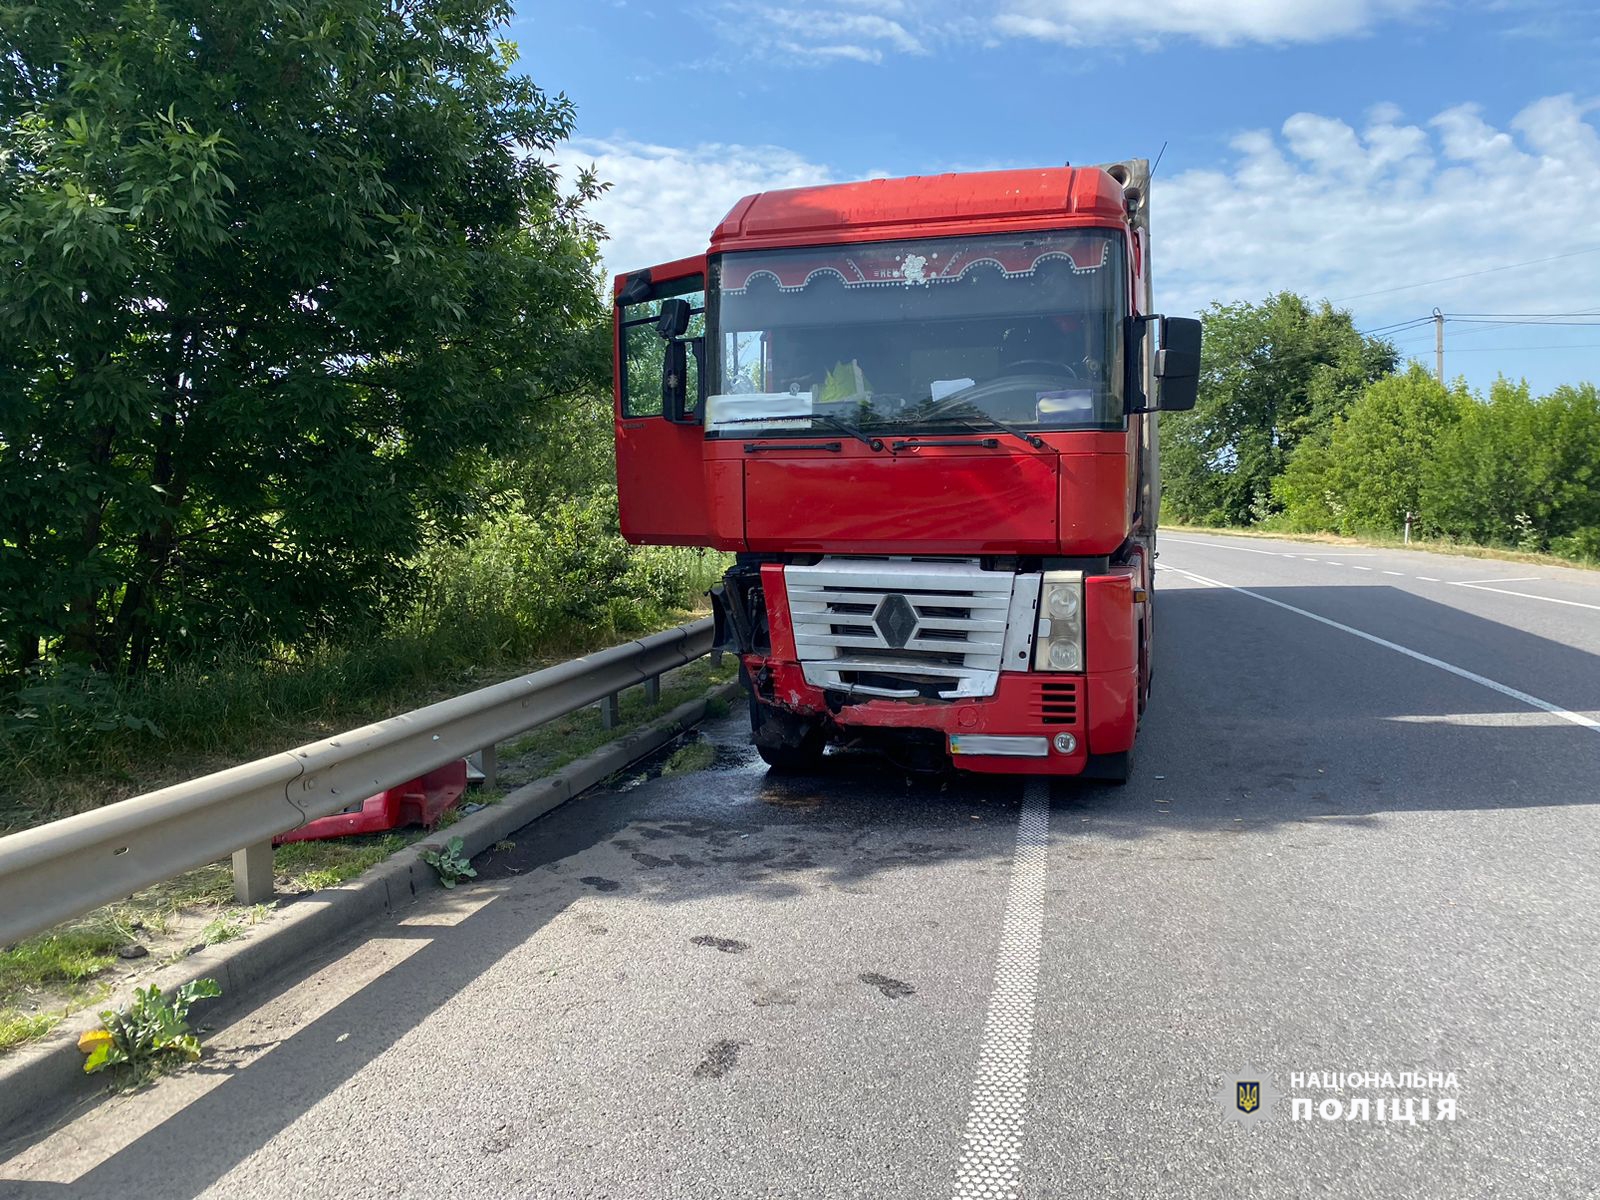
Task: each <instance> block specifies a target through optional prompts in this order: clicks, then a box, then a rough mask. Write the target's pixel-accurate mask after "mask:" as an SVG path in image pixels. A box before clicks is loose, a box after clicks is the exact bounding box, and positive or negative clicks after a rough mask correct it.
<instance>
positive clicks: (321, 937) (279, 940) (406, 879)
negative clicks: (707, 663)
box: [0, 682, 742, 1143]
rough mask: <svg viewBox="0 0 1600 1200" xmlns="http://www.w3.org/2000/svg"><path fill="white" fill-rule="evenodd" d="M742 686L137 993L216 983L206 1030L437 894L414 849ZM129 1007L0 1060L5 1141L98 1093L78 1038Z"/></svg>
mask: <svg viewBox="0 0 1600 1200" xmlns="http://www.w3.org/2000/svg"><path fill="white" fill-rule="evenodd" d="M741 688H742V685H741V684H739V683H737V682H729V683H724V684H720V685H719V686H717V687H715V688H712V689H711V690H710V691H709V692H707V693H706V694H705V695H703V696H701V697H699V698H698V699H695V700H689V701H687V702H685V703H683V704H680V705H679V706H678V707H677V708H675V709H673V710H672V711H671V712H669V713H668V714H667V715H666V716H664V717H662V718H661V719H660V720H657V721H654V722H652V723H651V724H649V725H646V726H643V727H642V728H640V729H636V730H634V731H633V732H632V733H629V734H625V735H624V736H622V737H620V738H618V739H617V740H616V741H614V742H611V743H609V744H607V745H605V746H602V747H601V748H600V749H598V750H595V751H594V752H592V753H590V754H587V755H585V756H584V757H583V758H580V759H578V760H577V761H576V762H574V763H570V764H568V765H567V766H566V767H564V768H562V770H560V771H559V772H557V773H556V774H554V775H550V776H546V777H545V778H543V779H538V780H535V781H534V782H533V783H530V784H526V785H524V786H523V787H520V788H518V789H517V790H516V791H514V792H512V793H510V794H509V795H507V796H506V797H505V798H504V799H503V800H501V801H500V802H499V803H498V804H491V805H487V806H486V807H484V808H481V809H479V810H478V811H477V812H475V813H472V814H470V815H469V816H466V817H463V818H462V819H461V820H459V821H457V822H456V823H455V824H454V825H451V826H450V827H449V828H448V829H444V830H440V831H439V832H438V834H436V835H435V836H433V837H429V838H425V839H423V840H422V841H419V842H415V843H413V844H412V845H410V846H407V847H406V848H405V849H403V850H401V851H399V852H398V853H396V854H394V855H393V856H391V857H390V858H389V859H388V860H387V861H385V862H382V863H379V864H378V865H377V866H375V867H373V868H372V869H371V870H369V871H367V872H365V873H364V874H362V875H361V876H359V877H358V878H356V879H354V880H352V881H351V882H350V883H347V884H345V885H343V886H341V887H336V888H328V889H327V890H325V891H320V892H315V893H312V894H311V895H310V896H309V897H307V898H306V899H304V900H297V901H295V902H294V903H293V904H292V905H290V906H289V907H288V908H287V909H285V910H284V911H283V912H282V913H281V914H280V915H279V916H278V917H277V918H275V919H274V920H273V921H271V922H270V923H269V924H267V925H265V926H262V927H261V928H259V929H257V930H255V931H253V932H251V933H249V934H247V935H246V936H245V937H244V938H243V939H242V940H240V941H236V942H227V943H224V944H223V945H220V946H213V947H210V948H209V949H206V950H201V951H199V952H197V953H195V954H192V955H190V956H189V957H187V958H185V959H183V960H182V961H180V962H175V963H172V964H171V965H170V966H167V967H163V968H162V969H161V970H159V971H157V972H156V973H155V974H154V975H152V976H150V977H149V978H148V979H146V980H144V985H145V986H148V985H149V984H151V983H154V984H157V985H159V986H160V988H161V990H162V991H164V992H171V991H172V990H173V989H175V988H177V987H180V986H181V985H183V984H185V983H189V982H190V981H192V980H196V979H204V978H207V977H209V978H212V979H215V980H216V981H217V982H218V983H220V984H221V985H222V995H221V996H220V997H219V998H218V999H216V1000H214V1001H210V1002H206V1003H205V1004H204V1007H203V1008H202V1007H201V1006H200V1005H196V1007H195V1012H196V1013H197V1014H203V1015H204V1018H205V1020H206V1021H207V1022H214V1021H215V1020H216V1019H217V1018H218V1017H220V1016H223V1015H224V1014H226V1013H227V1012H228V1011H229V1010H231V1009H233V1008H235V1007H239V1006H240V1005H241V1003H242V1002H248V1001H249V1000H250V998H251V992H252V990H253V989H254V988H255V987H256V986H257V985H259V984H260V983H261V982H262V981H264V980H267V979H270V978H271V977H272V976H273V975H275V974H277V973H278V972H279V971H281V970H283V969H284V968H285V967H287V966H290V965H292V964H293V963H295V962H296V961H297V960H300V959H302V958H304V957H305V956H306V955H307V954H309V953H311V952H314V951H316V950H318V949H321V948H322V947H324V946H327V945H329V944H330V943H332V942H334V941H335V940H337V939H338V938H339V937H341V936H342V935H344V934H345V933H348V932H349V931H350V930H351V929H353V928H355V927H356V926H357V925H359V924H361V923H362V922H364V921H367V920H369V919H371V918H373V917H375V916H378V915H379V914H381V913H395V912H398V911H399V910H401V909H404V908H406V907H408V906H410V905H412V904H414V903H415V902H416V901H417V899H418V898H419V897H421V896H422V895H424V894H426V893H428V892H431V891H433V890H435V889H439V888H441V884H440V883H439V880H438V876H437V875H435V874H434V871H433V869H432V868H431V867H429V866H428V865H427V864H426V863H424V862H422V861H421V860H420V859H419V858H418V853H419V852H420V851H422V850H427V849H442V848H443V847H444V844H445V843H446V842H448V841H449V840H450V839H451V838H457V837H458V838H460V839H461V841H462V843H463V851H464V853H465V854H466V855H467V856H468V857H473V856H476V855H478V854H481V853H482V852H483V851H484V850H487V849H488V848H489V847H490V846H492V845H494V844H495V843H496V842H498V841H501V840H503V839H504V838H506V837H508V836H509V835H510V834H511V833H512V832H513V831H514V830H517V829H520V828H522V826H524V825H526V824H528V822H530V821H533V820H536V819H537V818H539V817H542V816H544V814H545V813H547V812H549V811H551V810H552V809H555V808H559V807H560V806H561V805H563V804H565V803H566V802H567V801H568V800H571V799H572V798H573V797H575V796H577V795H578V794H579V793H580V792H582V791H584V790H585V789H587V788H591V787H593V786H594V785H595V784H597V783H599V782H600V781H601V780H603V779H605V778H607V777H608V776H610V775H613V774H615V773H616V772H617V771H620V770H622V769H623V768H624V767H626V766H628V765H629V764H630V763H634V762H637V761H638V760H639V759H641V758H643V757H645V756H646V755H648V754H651V753H653V752H654V751H656V750H659V749H660V748H661V747H662V746H664V745H666V744H667V743H668V742H670V741H671V740H672V739H673V738H675V737H677V736H678V735H679V734H682V733H685V732H687V731H688V730H690V729H692V728H694V727H695V726H696V725H698V724H699V723H700V722H701V721H703V720H704V719H705V717H706V710H707V708H708V706H709V705H710V703H711V702H712V701H713V700H726V699H731V698H732V697H733V696H735V695H737V694H738V693H739V691H740V690H741ZM129 999H131V996H130V995H128V994H126V993H118V994H117V995H114V996H112V997H111V998H110V999H108V1000H107V1001H106V1002H105V1003H104V1004H101V1005H97V1006H96V1007H95V1010H94V1011H93V1012H90V1011H85V1012H81V1013H75V1014H73V1016H71V1017H68V1018H67V1019H66V1020H64V1021H63V1022H62V1023H61V1024H60V1025H58V1026H57V1027H56V1028H55V1029H54V1030H53V1031H52V1032H51V1033H50V1034H49V1035H48V1036H46V1037H44V1038H41V1039H40V1040H39V1041H38V1042H36V1043H33V1044H31V1045H27V1046H23V1047H22V1048H21V1049H19V1050H17V1051H15V1052H14V1053H12V1054H9V1055H7V1056H6V1057H5V1058H3V1059H0V1130H5V1137H4V1139H3V1141H4V1142H5V1143H9V1142H10V1141H12V1140H13V1138H12V1135H13V1134H24V1133H28V1132H31V1131H33V1130H36V1129H38V1128H39V1127H40V1126H41V1125H43V1124H45V1123H46V1122H48V1121H49V1120H51V1119H52V1118H54V1117H56V1116H58V1115H59V1114H60V1113H61V1112H62V1111H63V1110H64V1109H65V1108H67V1107H69V1106H70V1105H72V1104H74V1103H75V1102H81V1101H84V1100H87V1099H90V1098H92V1097H94V1096H95V1095H97V1094H99V1093H100V1092H102V1091H104V1090H105V1087H106V1083H107V1080H106V1079H105V1078H104V1077H98V1076H94V1075H85V1074H84V1073H83V1055H82V1054H80V1053H79V1052H78V1037H79V1035H80V1034H82V1033H83V1032H84V1031H86V1030H89V1029H96V1028H98V1027H99V1024H100V1021H99V1018H98V1016H97V1013H98V1012H99V1011H100V1010H101V1009H103V1008H115V1007H118V1006H120V1005H122V1004H125V1003H127V1002H128V1000H129Z"/></svg>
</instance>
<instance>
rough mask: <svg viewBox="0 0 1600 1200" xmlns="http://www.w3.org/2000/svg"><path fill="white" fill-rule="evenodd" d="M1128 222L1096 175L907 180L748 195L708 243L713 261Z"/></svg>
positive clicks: (1047, 172)
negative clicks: (726, 254) (725, 255)
mask: <svg viewBox="0 0 1600 1200" xmlns="http://www.w3.org/2000/svg"><path fill="white" fill-rule="evenodd" d="M1126 219H1127V217H1126V207H1125V201H1124V196H1123V189H1122V186H1121V185H1120V184H1119V183H1118V182H1117V181H1116V180H1115V179H1113V178H1112V177H1111V176H1110V175H1109V174H1107V172H1106V171H1105V170H1103V169H1102V168H1100V167H1039V168H1033V169H1029V170H1021V171H978V172H973V173H970V174H962V175H913V176H910V177H908V178H904V179H868V180H863V181H861V182H859V183H835V184H827V185H824V186H820V187H806V188H785V189H783V190H781V191H773V192H757V193H756V194H755V195H753V196H746V197H745V198H744V199H743V200H740V201H739V202H738V203H737V204H735V205H734V206H733V209H732V211H730V212H729V213H728V215H727V216H726V217H724V218H723V219H722V223H721V224H719V225H718V226H717V228H716V231H715V232H714V233H713V234H712V235H711V252H712V253H713V254H716V253H720V252H722V251H725V250H751V249H757V248H770V247H778V246H796V245H815V244H817V243H819V242H856V241H870V240H878V239H882V238H886V237H938V236H942V235H949V234H960V233H962V232H967V231H969V230H970V229H971V228H972V227H973V226H980V227H982V228H983V229H985V230H987V231H993V232H999V231H1001V230H1016V229H1041V228H1047V227H1057V228H1059V227H1060V226H1062V225H1080V224H1082V225H1089V224H1098V225H1105V224H1108V223H1119V224H1120V223H1122V222H1124V221H1125V220H1126Z"/></svg>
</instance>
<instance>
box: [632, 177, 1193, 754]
mask: <svg viewBox="0 0 1600 1200" xmlns="http://www.w3.org/2000/svg"><path fill="white" fill-rule="evenodd" d="M1149 180H1150V172H1149V166H1148V163H1147V162H1146V161H1144V160H1142V159H1141V160H1133V161H1129V162H1121V163H1113V164H1109V165H1106V166H1093V167H1078V168H1073V167H1059V168H1048V169H1041V170H1021V171H992V172H983V173H977V174H963V175H940V176H931V177H922V178H910V179H877V180H871V181H869V182H863V183H849V184H839V185H832V186H825V187H812V188H796V189H790V190H785V191H773V192H763V193H761V194H759V195H754V196H749V197H746V198H745V199H743V200H741V201H739V203H738V204H736V205H735V206H734V208H733V210H732V211H731V212H730V213H729V214H728V215H727V217H726V218H724V220H723V221H722V223H721V224H720V225H719V226H717V228H716V231H715V232H714V233H713V234H712V235H711V242H710V246H709V248H708V250H707V252H706V253H705V254H702V255H697V256H695V257H692V258H686V259H681V260H679V261H677V262H671V263H664V264H661V265H659V266H653V267H648V268H645V269H643V270H638V271H633V272H631V273H629V274H626V275H621V276H619V277H618V278H617V281H616V318H615V319H616V439H617V486H618V497H619V503H620V508H621V521H622V532H623V535H624V536H625V537H627V538H628V539H629V540H630V541H633V542H636V543H649V544H658V545H660V544H664V545H691V546H710V547H716V548H719V549H723V550H731V551H733V552H734V553H735V555H736V558H735V561H734V564H733V566H732V567H731V568H730V569H729V570H728V572H727V574H726V576H725V577H724V579H723V581H722V583H721V584H720V585H718V586H717V587H716V588H714V589H713V596H714V598H715V614H716V627H717V644H718V645H719V646H723V647H725V648H727V649H728V650H730V651H732V652H734V653H736V654H737V655H738V656H739V659H740V662H741V664H742V667H743V672H744V675H745V678H746V682H747V683H748V685H749V689H750V713H751V724H752V729H753V737H754V741H755V744H756V746H757V748H758V749H759V751H760V753H761V755H762V757H763V758H764V759H765V760H766V761H767V762H768V763H769V764H771V765H772V766H774V767H777V768H783V769H804V768H806V767H807V766H808V765H813V764H815V762H816V761H817V760H818V759H819V758H820V757H821V755H822V753H823V749H824V747H825V746H826V745H827V744H828V743H829V742H830V741H845V742H852V743H854V742H869V743H875V744H879V745H881V746H883V747H884V748H885V749H886V750H887V751H889V752H890V753H891V754H893V755H896V756H897V757H898V758H899V759H900V760H901V761H904V762H906V763H907V765H911V766H918V767H922V766H927V767H933V766H937V765H940V764H943V763H945V762H953V763H954V765H955V766H956V767H958V768H960V769H963V770H968V771H983V772H1005V773H1014V774H1041V775H1082V776H1087V777H1091V778H1098V779H1107V780H1113V781H1121V780H1125V779H1126V778H1127V773H1128V768H1129V763H1130V756H1131V751H1132V749H1133V743H1134V735H1135V732H1136V731H1137V729H1138V725H1139V719H1140V716H1141V714H1142V713H1143V711H1144V706H1145V700H1146V697H1147V695H1148V692H1149V685H1150V668H1151V664H1150V651H1151V640H1152V632H1153V628H1154V617H1155V606H1154V597H1155V588H1154V559H1155V535H1156V514H1157V510H1158V508H1159V505H1160V473H1159V459H1158V442H1157V436H1156V414H1157V412H1158V411H1162V410H1176V409H1187V408H1191V407H1192V406H1193V405H1194V401H1195V390H1196V386H1197V382H1198V374H1199V364H1200V324H1199V322H1198V321H1195V320H1191V319H1183V318H1176V317H1172V318H1168V317H1159V316H1154V315H1152V314H1151V303H1150V296H1151V290H1150V223H1149V198H1148V197H1149Z"/></svg>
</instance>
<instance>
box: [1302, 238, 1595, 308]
mask: <svg viewBox="0 0 1600 1200" xmlns="http://www.w3.org/2000/svg"><path fill="white" fill-rule="evenodd" d="M1596 251H1600V246H1586V247H1585V248H1584V249H1582V250H1568V251H1566V252H1565V253H1564V254H1552V255H1551V256H1550V257H1549V258H1530V259H1528V260H1527V261H1526V262H1514V263H1506V264H1505V265H1504V266H1501V267H1485V268H1483V270H1481V271H1463V272H1462V273H1461V274H1460V275H1445V276H1442V277H1441V278H1439V279H1424V280H1423V281H1422V282H1421V283H1403V284H1401V285H1400V286H1399V287H1392V288H1379V289H1378V290H1377V291H1375V292H1359V293H1357V294H1356V295H1354V296H1340V297H1338V298H1337V299H1334V300H1330V301H1329V302H1328V303H1330V304H1343V303H1344V302H1345V301H1346V300H1364V299H1366V298H1367V297H1368V296H1387V295H1389V294H1390V293H1392V292H1409V291H1411V290H1413V289H1414V288H1420V287H1431V286H1433V285H1434V284H1436V283H1450V282H1452V281H1453V280H1457V279H1471V278H1473V277H1474V276H1477V275H1493V274H1494V273H1495V272H1496V271H1515V270H1518V269H1519V268H1521V267H1536V266H1538V265H1539V264H1540V263H1548V262H1555V261H1557V260H1558V259H1563V258H1575V257H1577V256H1578V255H1580V254H1594V253H1595V252H1596Z"/></svg>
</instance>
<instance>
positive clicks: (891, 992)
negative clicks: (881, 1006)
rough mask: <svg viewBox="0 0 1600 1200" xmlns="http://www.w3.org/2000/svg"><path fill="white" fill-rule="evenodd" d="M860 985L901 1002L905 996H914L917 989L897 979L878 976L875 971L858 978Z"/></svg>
mask: <svg viewBox="0 0 1600 1200" xmlns="http://www.w3.org/2000/svg"><path fill="white" fill-rule="evenodd" d="M858 978H859V979H860V980H861V982H862V983H864V984H867V985H868V986H869V987H875V988H877V989H878V990H879V991H880V992H882V993H883V994H884V995H885V996H887V997H889V999H891V1000H903V999H905V998H906V997H907V996H915V995H916V994H917V989H916V988H914V987H912V986H911V985H910V984H909V983H906V982H904V981H903V980H899V979H891V978H890V977H889V976H887V975H879V974H878V973H877V972H876V971H868V972H866V973H865V974H863V975H861V976H858Z"/></svg>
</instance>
